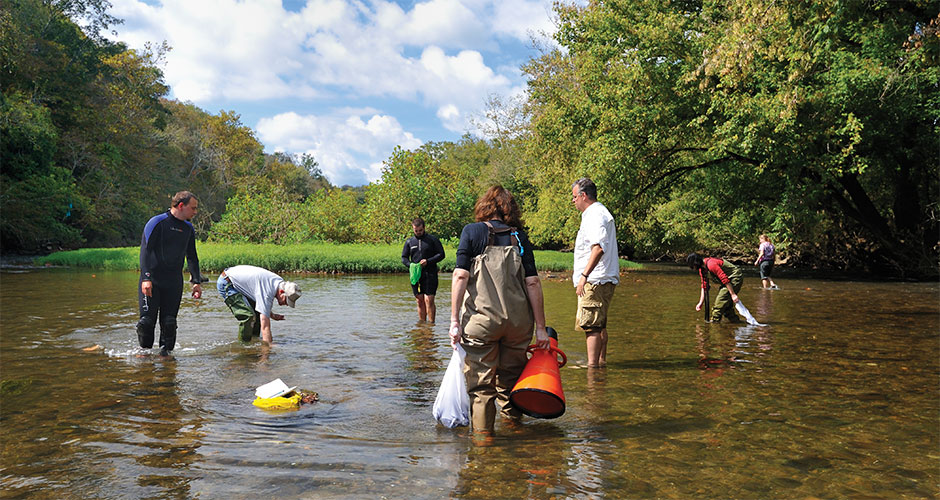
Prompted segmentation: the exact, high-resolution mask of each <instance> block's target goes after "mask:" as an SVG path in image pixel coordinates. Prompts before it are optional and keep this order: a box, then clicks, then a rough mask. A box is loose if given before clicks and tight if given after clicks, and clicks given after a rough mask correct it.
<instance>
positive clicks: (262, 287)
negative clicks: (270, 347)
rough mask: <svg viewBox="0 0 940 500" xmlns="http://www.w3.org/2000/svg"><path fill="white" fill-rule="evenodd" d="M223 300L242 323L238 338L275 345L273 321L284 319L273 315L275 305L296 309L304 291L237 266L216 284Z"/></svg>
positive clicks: (272, 276) (266, 273)
mask: <svg viewBox="0 0 940 500" xmlns="http://www.w3.org/2000/svg"><path fill="white" fill-rule="evenodd" d="M216 286H217V287H218V289H219V296H221V297H222V300H223V301H225V305H227V306H228V307H229V309H230V310H231V311H232V314H233V315H234V316H235V319H237V320H238V338H239V339H241V341H242V342H251V338H252V337H257V336H260V337H261V340H262V341H263V342H266V343H267V344H271V343H272V342H273V341H274V340H273V338H272V335H271V320H272V319H273V320H275V321H280V320H282V319H284V316H283V315H281V314H277V313H274V312H272V311H271V309H272V307H273V306H274V303H275V302H277V303H278V304H279V305H282V306H290V307H294V304H295V303H296V302H297V299H298V298H300V287H298V286H297V284H296V283H294V282H293V281H286V280H284V279H283V278H281V277H280V276H278V275H276V274H274V273H272V272H271V271H268V270H267V269H262V268H260V267H255V266H234V267H230V268H228V269H226V270H225V271H222V274H220V275H219V279H218V281H217V282H216Z"/></svg>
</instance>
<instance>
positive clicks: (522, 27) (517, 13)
mask: <svg viewBox="0 0 940 500" xmlns="http://www.w3.org/2000/svg"><path fill="white" fill-rule="evenodd" d="M494 7H495V8H494V14H493V18H492V21H493V24H492V29H493V31H494V32H495V33H497V34H500V35H508V36H511V37H513V38H516V39H518V40H520V41H522V42H528V41H529V40H530V39H531V36H532V35H539V34H542V33H545V34H548V33H554V32H555V25H554V23H553V22H552V16H553V13H552V5H551V4H550V3H548V2H542V1H538V0H534V1H533V0H503V1H496V2H494Z"/></svg>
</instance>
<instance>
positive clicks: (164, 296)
mask: <svg viewBox="0 0 940 500" xmlns="http://www.w3.org/2000/svg"><path fill="white" fill-rule="evenodd" d="M198 210H199V200H197V199H196V197H195V196H194V195H193V194H192V193H190V192H189V191H180V192H179V193H176V194H175V195H174V196H173V201H172V206H171V207H170V209H169V210H167V211H166V212H164V213H162V214H160V215H157V216H154V217H152V218H151V219H150V220H149V221H148V222H147V225H146V226H144V232H143V236H142V237H141V240H140V287H139V290H138V293H137V295H138V302H139V305H140V321H138V322H137V340H138V341H139V343H140V347H142V348H145V349H150V348H152V347H153V333H154V329H155V327H156V325H157V321H158V320H159V322H160V344H159V345H160V355H161V356H169V353H170V351H172V350H173V348H174V347H175V346H176V315H177V313H178V312H179V309H180V300H181V299H182V294H183V259H186V263H187V264H188V267H189V275H190V282H191V283H192V284H193V293H192V295H193V298H197V299H198V298H200V297H201V296H202V288H201V287H200V285H199V284H200V283H201V282H202V275H201V274H199V257H198V256H197V255H196V232H195V230H194V229H193V225H192V223H191V222H189V221H190V220H191V219H192V218H193V216H194V215H196V212H197V211H198Z"/></svg>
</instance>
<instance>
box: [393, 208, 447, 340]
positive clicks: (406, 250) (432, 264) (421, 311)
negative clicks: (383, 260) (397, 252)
mask: <svg viewBox="0 0 940 500" xmlns="http://www.w3.org/2000/svg"><path fill="white" fill-rule="evenodd" d="M411 230H412V231H413V232H414V236H412V237H411V238H408V241H406V242H405V246H404V247H403V248H402V249H401V263H402V264H404V265H405V267H407V268H409V274H410V276H411V291H412V293H413V294H414V296H415V302H417V303H418V319H420V320H421V321H429V322H431V323H434V320H435V319H437V306H436V305H435V304H434V295H435V294H437V263H438V262H440V261H442V260H444V246H443V245H441V240H439V239H437V237H436V236H434V235H431V234H428V233H426V232H425V230H424V220H423V219H422V218H421V217H416V218H415V219H414V220H413V221H411Z"/></svg>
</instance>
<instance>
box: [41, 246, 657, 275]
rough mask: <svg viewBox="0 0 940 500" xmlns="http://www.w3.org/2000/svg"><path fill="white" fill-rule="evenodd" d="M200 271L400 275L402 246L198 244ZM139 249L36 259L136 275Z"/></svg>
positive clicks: (542, 259)
mask: <svg viewBox="0 0 940 500" xmlns="http://www.w3.org/2000/svg"><path fill="white" fill-rule="evenodd" d="M196 251H197V252H198V253H199V267H200V270H201V271H203V272H210V273H218V272H219V271H222V270H224V269H225V268H227V267H231V266H235V265H239V264H250V265H253V266H259V267H263V268H265V269H270V270H271V271H274V272H299V273H400V272H405V270H406V269H405V267H404V266H403V265H402V263H401V245H398V244H393V245H365V244H332V243H304V244H297V245H255V244H225V243H198V244H197V246H196ZM139 252H140V249H139V248H138V247H121V248H82V249H79V250H69V251H65V252H55V253H52V254H50V255H47V256H44V257H39V258H35V259H33V260H32V262H33V263H34V264H36V265H40V266H65V267H84V268H92V269H106V270H113V271H119V270H126V271H130V270H137V269H138V268H139ZM444 254H445V258H444V260H443V261H442V262H441V263H440V265H439V267H440V269H441V270H442V271H445V272H450V271H453V269H454V265H455V263H456V254H457V249H456V248H454V247H448V246H445V247H444ZM535 262H536V265H537V266H538V269H539V271H544V272H564V271H570V270H571V267H572V256H571V253H566V252H559V251H555V250H536V251H535ZM620 266H621V268H623V269H630V268H632V269H639V268H642V265H641V264H638V263H635V262H631V261H627V260H623V259H621V261H620Z"/></svg>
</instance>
